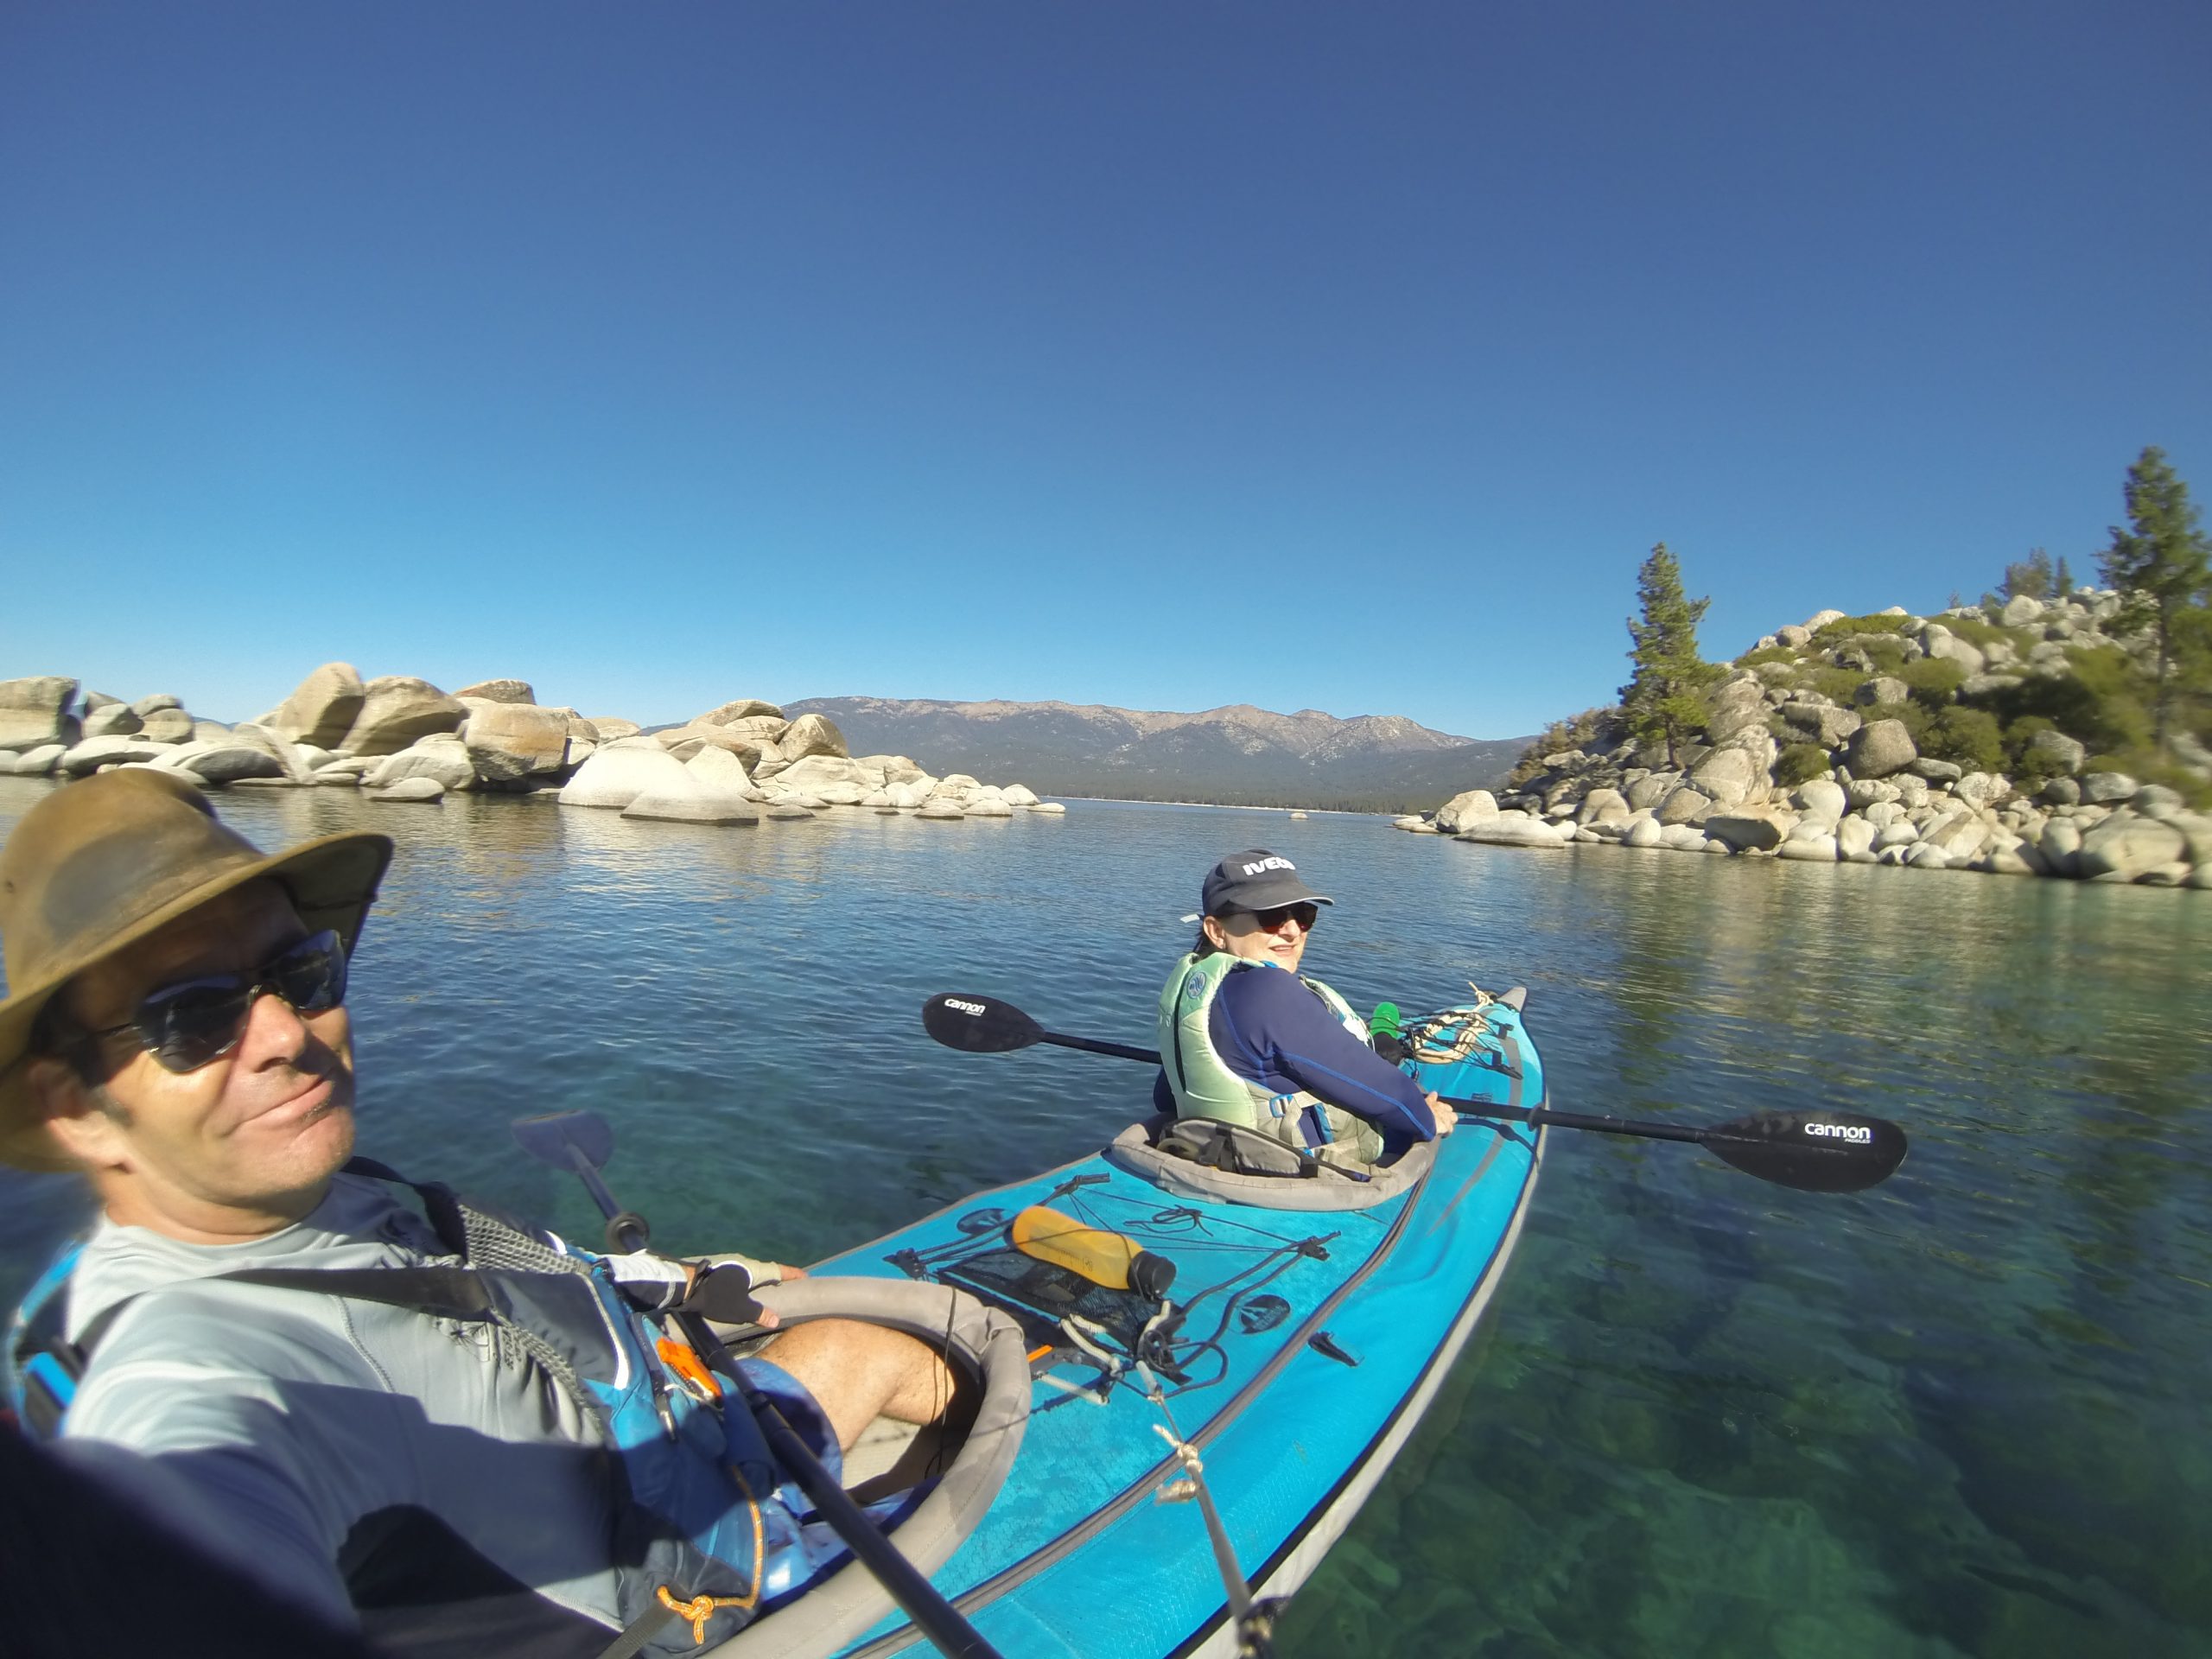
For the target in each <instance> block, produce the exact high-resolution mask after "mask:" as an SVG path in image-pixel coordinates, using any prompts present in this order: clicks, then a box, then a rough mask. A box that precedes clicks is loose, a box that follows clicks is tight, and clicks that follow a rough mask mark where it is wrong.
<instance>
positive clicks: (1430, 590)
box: [0, 0, 2212, 736]
mask: <svg viewBox="0 0 2212 1659" xmlns="http://www.w3.org/2000/svg"><path fill="white" fill-rule="evenodd" d="M2209 77H2212V7H2208V6H2206V5H2204V4H2202V3H2201V0H2171V3H2163V4H2154V3H2119V4H2106V5H2098V6H2088V5H2082V4H2075V3H2066V4H2037V3H2024V4H2011V5H2005V6H1989V5H1971V6H1970V5H1963V4H1941V3H1938V4H1935V5H1929V4H1927V3H1924V0H1913V3H1904V4H1878V3H1855V4H1853V5H1849V6H1825V7H1814V6H1796V5H1782V6H1777V5H1774V4H1772V3H1766V0H1761V3H1742V4H1729V5H1708V4H1693V3H1679V0H1669V3H1664V4H1652V5H1634V6H1632V5H1629V4H1625V3H1585V4H1554V3H1535V0H1526V3H1480V4H1472V3H1452V4H1441V5H1433V6H1430V5H1409V4H1396V5H1378V6H1366V5H1347V4H1341V3H1331V4H1327V5H1313V6H1307V5H1299V4H1282V3H1267V4H1226V3H1224V4H1206V5H1200V6H1189V5H1184V4H1176V5H1152V4H1141V3H1136V4H1111V5H1103V4H1102V5H1084V6H1078V5H1074V4H1065V3H1057V4H1056V3H1035V0H1020V3H1011V0H1007V3H1001V0H963V3H958V4H931V3H896V4H861V3H846V0H840V3H836V4H816V5H801V4H797V3H782V4H772V5H770V4H753V3H729V4H716V5H707V4H693V5H684V6H677V5H654V6H623V7H616V6H608V5H604V4H593V5H588V6H587V5H566V4H556V3H550V0H531V3H527V4H505V3H486V0H471V3H468V4H465V5H451V4H439V5H435V6H433V5H410V4H402V3H393V0H379V3H377V4H374V5H364V6H341V5H320V4H308V5H302V4H298V3H292V0H282V3H269V4H264V5H258V6H238V5H229V4H220V3H193V4H189V5H176V4H168V3H162V4H124V3H102V4H98V5H34V4H17V5H13V6H10V7H7V8H6V9H5V12H4V16H0V677H4V676H7V675H13V674H28V673H48V672H57V673H67V674H73V675H76V676H78V677H80V678H82V679H84V680H86V682H87V683H89V684H92V685H93V686H96V687H98V688H99V689H102V690H109V691H112V692H115V693H117V694H118V695H123V696H137V695H142V694H143V693H145V692H148V691H152V690H171V691H176V692H179V693H181V694H182V695H183V696H185V697H186V699H187V700H188V702H189V703H191V704H192V705H194V707H195V708H197V709H200V711H201V712H204V713H207V714H209V715H214V716H216V717H219V718H232V719H237V718H243V717H245V716H246V715H250V714H252V713H253V712H255V711H257V709H261V708H264V707H265V706H267V705H269V704H270V703H272V702H275V701H277V698H278V697H279V696H282V695H283V692H285V691H286V690H289V687H290V686H291V684H292V683H294V682H295V681H296V679H297V678H298V677H300V676H301V675H302V673H304V672H305V671H307V670H308V669H309V668H311V667H312V666H314V665H315V664H316V663H318V662H321V661H324V660H326V659H328V658H345V659H347V660H350V661H352V662H353V663H355V664H358V665H359V667H360V669H361V670H362V671H363V672H364V673H367V674H378V673H416V674H421V675H423V676H425V677H429V678H430V679H432V680H435V681H436V682H438V683H441V684H444V685H447V686H448V687H450V686H453V685H456V684H460V683H465V682H467V681H468V680H472V679H476V678H480V677H486V676H493V675H506V674H514V675H521V676H524V677H529V678H531V680H533V681H534V682H535V683H536V684H537V687H538V690H539V691H540V694H541V695H542V696H543V697H544V698H545V699H546V700H548V701H550V702H569V703H575V704H577V705H580V706H582V708H583V709H585V711H586V712H587V713H592V712H601V713H620V714H625V715H631V716H632V717H635V718H638V719H641V720H647V721H655V720H668V719H676V718H680V717H682V716H683V715H686V714H689V713H691V712H694V711H696V709H700V708H702V707H705V706H707V705H709V704H710V703H713V702H719V701H721V700H722V699H723V698H726V697H729V696H738V695H759V696H768V697H772V698H778V699H785V700H788V699H792V698H797V697H800V696H809V695H817V694H830V693H838V692H869V693H875V694H879V695H886V696H948V697H982V696H1006V697H1016V698H1041V697H1061V698H1066V699H1070V700H1072V701H1096V702H1116V703H1122V704H1128V705H1135V706H1140V707H1149V708H1171V709H1189V708H1202V707H1207V706H1211V705H1212V704H1216V703H1222V702H1255V703H1259V704H1261V705H1262V706H1264V707H1270V708H1276V709H1297V708H1300V707H1306V706H1309V705H1310V706H1314V707H1319V708H1322V709H1327V710H1329V711H1330V712H1332V713H1334V714H1339V715H1351V714H1361V713H1403V714H1408V715H1414V717H1415V718H1417V719H1420V720H1421V721H1426V722H1427V723H1428V724H1430V725H1433V726H1437V727H1440V728H1444V729H1446V730H1450V731H1455V732H1459V733H1463V734H1469V735H1474V736H1503V735H1508V734H1516V733H1521V732H1526V731H1529V730H1532V729H1534V728H1536V727H1537V726H1539V725H1541V723H1542V722H1543V721H1545V720H1547V719H1548V718H1550V717H1552V716H1554V715H1560V714H1563V713H1567V712H1570V711H1572V710H1573V709H1579V708H1581V707H1584V706H1586V705H1588V704H1591V703H1593V702H1606V701H1610V700H1611V696H1612V694H1613V691H1614V689H1615V688H1616V687H1617V686H1618V684H1619V683H1620V681H1621V679H1622V677H1623V675H1624V661H1623V658H1622V655H1621V653H1622V651H1623V649H1624V646H1625V644H1626V638H1625V634H1624V630H1623V627H1622V620H1623V618H1624V616H1625V615H1626V613H1628V611H1629V609H1630V607H1631V605H1632V603H1633V598H1634V581H1635V573H1636V568H1637V563H1638V562H1639V561H1640V559H1641V558H1642V557H1643V554H1644V552H1645V551H1646V550H1647V549H1648V548H1649V545H1650V544H1651V543H1653V542H1655V541H1657V540H1660V539H1662V538H1663V539H1665V540H1666V541H1668V542H1669V543H1670V544H1671V545H1672V546H1673V547H1674V549H1675V551H1676V553H1677V554H1678V555H1679V556H1680V557H1681V561H1682V564H1683V568H1684V570H1685V573H1686V575H1687V577H1688V582H1689V585H1690V588H1691V591H1692V592H1693V593H1711V594H1713V595H1714V599H1713V609H1712V611H1711V613H1710V614H1709V616H1708V618H1707V627H1706V636H1705V637H1706V643H1707V647H1708V650H1709V651H1710V652H1713V654H1716V655H1718V654H1732V653H1733V652H1737V651H1740V650H1741V649H1743V648H1744V647H1745V646H1746V645H1748V644H1749V643H1750V642H1751V639H1753V638H1755V637H1756V636H1757V635H1758V634H1760V633H1762V632H1767V631H1769V630H1770V629H1771V628H1773V627H1775V626H1777V625H1779V624H1781V623H1783V622H1788V621H1793V620H1802V618H1803V617H1804V616H1805V615H1807V614H1808V613H1810V612H1812V611H1814V610H1815V609H1817V608H1820V607H1825V606H1831V605H1833V606H1840V607H1845V608H1847V609H1852V610H1859V609H1878V608H1879V607H1883V606H1885V605H1889V604H1891V603H1902V604H1905V605H1907V606H1910V607H1916V608H1933V607H1937V606H1940V605H1942V603H1944V602H1945V600H1946V598H1947V596H1948V594H1949V592H1950V591H1951V590H1952V589H1953V588H1958V589H1961V590H1963V591H1964V592H1965V593H1967V594H1968V595H1969V596H1971V595H1973V594H1977V593H1979V592H1980V591H1981V590H1982V589H1983V588H1988V587H1993V586H1994V585H1995V584H1996V582H1997V581H1998V580H1999V575H2000V574H2001V571H2002V568H2003V566H2004V564H2005V561H2007V560H2008V559H2015V558H2018V557H2019V556H2022V555H2023V554H2024V553H2025V552H2026V551H2027V550H2028V549H2029V548H2030V547H2031V546H2034V545H2037V544H2041V545H2043V546H2044V547H2047V548H2049V549H2050V550H2051V551H2052V552H2053V553H2054V554H2060V553H2063V554H2064V555H2066V556H2068V557H2069V560H2070V561H2071V563H2072V566H2073V569H2074V571H2075V575H2077V577H2082V578H2088V577H2089V576H2090V575H2092V574H2093V570H2094V552H2095V550H2096V549H2097V548H2098V547H2100V546H2101V545H2102V543H2104V541H2105V540H2106V527H2107V525H2109V524H2112V523H2113V522H2114V521H2115V520H2116V519H2118V518H2119V517H2120V482H2121V478H2122V474H2123V473H2124V471H2125V468H2126V466H2127V464H2128V462H2129V461H2132V460H2133V458H2134V456H2135V454H2136V453H2137V452H2138V450H2139V449H2140V448H2141V447H2142V446H2143V445H2144V444H2145V443H2158V444H2162V445H2164V447H2165V448H2166V449H2167V450H2168V452H2169V453H2170V454H2171V456H2172V458H2173V460H2174V461H2175V463H2176V465H2177V467H2179V468H2180V470H2181V472H2182V474H2183V476H2184V477H2185V478H2187V479H2188V480H2190V482H2191V483H2192V484H2193V485H2194V486H2195V487H2196V493H2197V496H2198V498H2199V499H2200V500H2202V499H2205V498H2207V497H2208V496H2212V321H2208V309H2207V306H2208V296H2212V188H2208V181H2212V119H2209V118H2208V117H2207V113H2206V111H2207V103H2206V96H2207V95H2206V86H2207V85H2208V78H2209Z"/></svg>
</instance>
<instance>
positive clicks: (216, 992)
mask: <svg viewBox="0 0 2212 1659" xmlns="http://www.w3.org/2000/svg"><path fill="white" fill-rule="evenodd" d="M264 991H271V992H274V993H275V994H276V995H278V996H281V997H283V999H284V1001H287V1002H289V1003H290V1004H291V1005H292V1007H293V1008H294V1009H295V1010H296V1011H297V1012H299V1013H301V1014H325V1013H327V1012H328V1011H329V1010H331V1009H332V1008H334V1007H337V1006H338V1005H339V1004H340V1003H341V1002H343V1001H345V1000H346V947H345V946H344V945H342V944H340V943H339V940H338V935H337V934H336V933H335V932H334V931H331V930H330V929H328V928H325V929H324V930H323V931H321V932H320V933H317V934H315V935H314V936H313V937H312V938H304V939H302V940H301V941H300V942H299V943H298V944H295V945H292V946H291V947H289V949H287V950H283V951H281V952H279V953H278V954H277V955H276V956H274V957H270V959H269V960H268V961H267V962H264V963H262V964H261V966H260V967H258V968H257V969H254V970H253V971H252V972H251V973H245V974H209V975H207V976H205V977H203V978H200V979H188V980H184V981H182V982H180V983H178V984H175V985H164V986H163V987H162V988H161V989H160V990H158V991H155V992H153V993H152V994H151V995H149V996H147V997H146V998H145V1000H144V1001H141V1002H140V1003H139V1004H138V1007H137V1011H136V1012H135V1013H133V1014H131V1016H130V1019H128V1020H125V1021H124V1023H123V1024H121V1025H119V1026H103V1027H99V1029H97V1030H93V1031H83V1032H73V1033H66V1034H67V1035H69V1036H72V1037H74V1038H76V1039H79V1040H84V1041H90V1040H92V1039H98V1038H103V1037H119V1036H122V1035H123V1034H124V1033H130V1035H131V1036H133V1037H136V1038H137V1039H138V1042H139V1044H140V1046H142V1047H143V1048H144V1049H145V1051H146V1052H148V1053H149V1054H151V1055H152V1056H153V1057H154V1058H155V1059H156V1060H157V1061H159V1062H160V1063H161V1065H162V1067H163V1068H164V1069H165V1070H167V1071H198V1070H199V1069H200V1067H201V1066H203V1065H207V1063H208V1061H210V1060H214V1059H219V1058H222V1057H223V1056H224V1055H226V1054H227V1053H229V1052H231V1051H232V1049H234V1048H236V1047H237V1046H238V1043H239V1040H240V1039H242V1038H243V1037H244V1036H245V1022H246V1016H247V1015H248V1014H250V1013H251V1012H252V1009H253V1004H254V999H255V998H257V997H258V996H259V995H261V994H262V993H263V992H264Z"/></svg>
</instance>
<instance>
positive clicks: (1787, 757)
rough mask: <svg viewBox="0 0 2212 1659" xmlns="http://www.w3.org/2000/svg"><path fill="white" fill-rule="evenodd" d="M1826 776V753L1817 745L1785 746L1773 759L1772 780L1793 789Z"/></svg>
mask: <svg viewBox="0 0 2212 1659" xmlns="http://www.w3.org/2000/svg"><path fill="white" fill-rule="evenodd" d="M1827 775H1828V752H1827V750H1826V749H1824V748H1822V747H1821V746H1820V745H1819V744H1817V743H1790V744H1785V745H1784V746H1783V750H1782V753H1779V754H1777V756H1775V758H1774V780H1775V782H1777V783H1778V784H1783V785H1787V786H1788V787H1789V788H1791V789H1795V788H1796V787H1797V785H1800V784H1809V783H1811V782H1812V781H1813V779H1815V778H1825V777H1827Z"/></svg>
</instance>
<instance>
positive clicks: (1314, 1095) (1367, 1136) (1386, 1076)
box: [1153, 848, 1457, 1168]
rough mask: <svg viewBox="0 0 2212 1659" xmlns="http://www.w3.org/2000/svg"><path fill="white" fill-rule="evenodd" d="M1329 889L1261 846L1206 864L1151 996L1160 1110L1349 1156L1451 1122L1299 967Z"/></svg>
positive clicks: (1387, 1153) (1422, 1135) (1383, 1150)
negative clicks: (1191, 926)
mask: <svg viewBox="0 0 2212 1659" xmlns="http://www.w3.org/2000/svg"><path fill="white" fill-rule="evenodd" d="M1334 902H1335V901H1334V900H1333V899H1327V898H1325V897H1323V896H1322V895H1321V894H1319V893H1314V892H1313V891H1311V890H1310V889H1309V888H1308V887H1306V884H1305V882H1304V881H1302V880H1300V879H1299V874H1298V868H1297V866H1295V865H1294V864H1293V863H1292V862H1291V861H1289V860H1288V859H1287V858H1284V857H1282V856H1281V855H1279V854H1275V853H1270V852H1268V851H1266V850H1265V849H1261V848H1255V849H1251V850H1250V851H1249V852H1242V853H1231V854H1230V855H1229V856H1228V857H1227V858H1224V859H1223V860H1222V861H1221V862H1220V863H1218V864H1217V865H1215V866H1214V868H1212V869H1211V871H1210V872H1208V873H1207V875H1206V879H1205V887H1204V888H1203V889H1202V891H1201V893H1200V897H1199V909H1200V912H1201V915H1200V918H1199V926H1198V940H1197V942H1196V943H1195V944H1193V945H1192V949H1191V953H1190V954H1189V955H1188V956H1186V957H1184V958H1183V959H1182V961H1180V962H1179V963H1176V965H1175V971H1174V972H1173V974H1171V975H1169V976H1168V979H1167V984H1166V988H1165V989H1163V990H1162V991H1161V992H1160V1077H1159V1080H1158V1081H1157V1082H1156V1083H1155V1084H1154V1087H1153V1097H1154V1103H1155V1104H1156V1105H1157V1106H1158V1108H1159V1109H1160V1110H1161V1111H1163V1112H1173V1113H1174V1114H1175V1115H1176V1116H1179V1117H1186V1118H1192V1117H1195V1118H1207V1119H1211V1120H1212V1121H1214V1122H1223V1123H1231V1124H1235V1125H1236V1126H1238V1127H1240V1128H1246V1129H1251V1130H1255V1131H1257V1132H1258V1133H1259V1134H1262V1135H1268V1136H1269V1137H1270V1138H1272V1139H1274V1140H1278V1141H1282V1142H1283V1143H1284V1144H1286V1145H1287V1146H1289V1147H1294V1148H1295V1149H1296V1150H1298V1151H1299V1152H1300V1153H1302V1154H1306V1155H1307V1156H1310V1157H1313V1158H1317V1159H1319V1160H1322V1161H1324V1162H1327V1163H1331V1164H1336V1165H1339V1166H1348V1167H1352V1168H1357V1167H1360V1166H1368V1165H1374V1164H1384V1163H1389V1162H1391V1161H1392V1160H1395V1158H1396V1157H1397V1156H1398V1155H1399V1154H1401V1153H1402V1152H1404V1151H1405V1150H1406V1149H1407V1148H1408V1147H1411V1146H1412V1145H1414V1143H1415V1142H1416V1141H1433V1140H1434V1139H1436V1138H1437V1137H1438V1136H1439V1135H1449V1134H1450V1133H1451V1132H1452V1125H1453V1123H1454V1122H1456V1121H1457V1120H1456V1119H1455V1118H1454V1116H1453V1115H1452V1110H1451V1109H1450V1108H1449V1107H1446V1106H1445V1105H1443V1104H1441V1103H1440V1102H1439V1101H1438V1100H1437V1097H1436V1096H1434V1095H1433V1094H1429V1093H1426V1092H1424V1091H1423V1090H1421V1086H1420V1085H1419V1084H1416V1083H1414V1080H1413V1079H1412V1078H1411V1077H1408V1076H1407V1075H1406V1074H1405V1073H1404V1072H1402V1071H1399V1070H1398V1069H1397V1067H1395V1066H1394V1065H1390V1064H1389V1062H1388V1061H1386V1060H1384V1059H1383V1058H1382V1057H1381V1056H1379V1055H1377V1054H1376V1052H1375V1051H1374V1049H1372V1048H1371V1047H1370V1046H1368V1042H1367V1038H1366V1034H1365V1027H1363V1026H1362V1025H1361V1023H1360V1020H1359V1016H1358V1015H1357V1014H1354V1013H1353V1012H1352V1011H1351V1007H1350V1005H1349V1004H1347V1003H1346V1002H1345V1001H1344V998H1342V997H1340V996H1338V995H1337V994H1336V992H1334V991H1333V990H1332V989H1330V988H1329V987H1328V986H1326V985H1325V984H1323V983H1322V982H1320V981H1319V980H1318V979H1312V978H1307V977H1304V976H1300V973H1299V971H1298V967H1299V963H1300V961H1301V960H1302V959H1303V958H1304V957H1305V955H1306V938H1307V936H1308V935H1309V934H1310V933H1311V932H1312V931H1313V924H1314V923H1315V921H1316V920H1318V919H1319V916H1320V911H1319V906H1322V905H1326V904H1332V903H1334ZM1269 969H1282V970H1284V971H1282V972H1281V973H1275V972H1270V971H1269Z"/></svg>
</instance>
